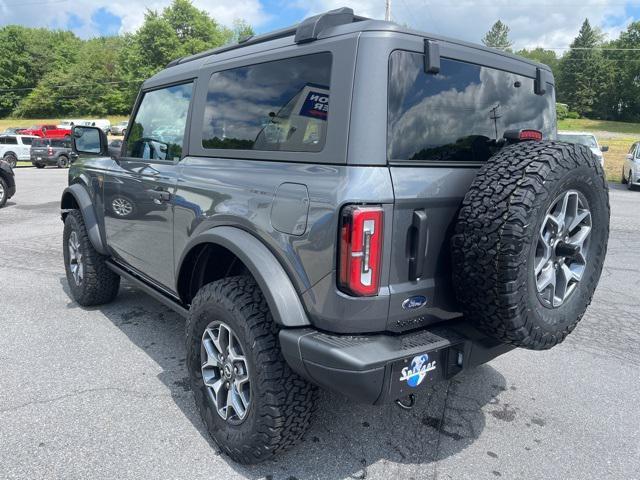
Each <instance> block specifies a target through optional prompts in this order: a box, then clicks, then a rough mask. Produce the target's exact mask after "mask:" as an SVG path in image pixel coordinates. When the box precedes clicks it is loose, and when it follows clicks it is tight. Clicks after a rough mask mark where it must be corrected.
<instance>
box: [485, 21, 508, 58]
mask: <svg viewBox="0 0 640 480" xmlns="http://www.w3.org/2000/svg"><path fill="white" fill-rule="evenodd" d="M510 31H511V29H510V28H509V27H508V26H507V25H505V24H504V23H502V22H501V21H500V20H498V21H497V22H496V23H494V24H493V26H492V27H491V30H489V31H488V32H487V33H486V35H485V36H484V37H483V38H482V43H484V44H485V45H486V46H487V47H493V48H497V49H499V50H504V51H507V52H510V51H511V47H512V46H513V42H512V41H511V40H509V32H510Z"/></svg>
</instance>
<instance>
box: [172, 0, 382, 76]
mask: <svg viewBox="0 0 640 480" xmlns="http://www.w3.org/2000/svg"><path fill="white" fill-rule="evenodd" d="M362 20H369V19H368V18H366V17H360V16H357V15H354V14H353V10H352V9H351V8H347V7H343V8H338V9H336V10H330V11H328V12H325V13H321V14H319V15H314V16H313V17H309V18H306V19H304V20H303V21H302V22H300V23H299V24H297V25H294V26H293V27H288V28H282V29H280V30H275V31H273V32H270V33H265V34H263V35H257V36H247V37H244V38H241V39H240V40H239V41H238V43H233V44H230V45H225V46H223V47H219V48H213V49H211V50H206V51H204V52H201V53H196V54H195V55H190V56H188V57H182V58H176V59H175V60H172V61H171V62H169V64H167V66H166V68H171V67H175V66H176V65H181V64H183V63H187V62H192V61H194V60H199V59H201V58H204V57H208V56H210V55H218V54H220V53H224V52H228V51H230V50H235V49H236V48H242V47H247V46H249V45H256V44H259V43H264V42H268V41H271V40H277V39H279V38H285V37H290V36H293V35H295V38H294V41H295V42H296V43H307V42H312V41H314V40H317V39H318V36H319V35H320V33H321V32H322V31H323V30H325V29H327V28H331V27H337V26H338V25H345V24H349V23H353V22H359V21H362Z"/></svg>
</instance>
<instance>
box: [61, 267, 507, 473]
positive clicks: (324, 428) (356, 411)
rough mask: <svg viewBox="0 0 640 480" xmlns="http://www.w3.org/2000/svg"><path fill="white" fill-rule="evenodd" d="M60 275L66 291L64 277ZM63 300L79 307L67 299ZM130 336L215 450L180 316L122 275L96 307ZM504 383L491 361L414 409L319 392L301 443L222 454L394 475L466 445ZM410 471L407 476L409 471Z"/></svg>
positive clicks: (308, 469) (292, 467) (500, 411)
mask: <svg viewBox="0 0 640 480" xmlns="http://www.w3.org/2000/svg"><path fill="white" fill-rule="evenodd" d="M60 283H61V284H62V286H63V289H64V290H65V292H66V293H67V295H69V290H68V286H67V283H66V279H65V278H64V277H62V278H61V279H60ZM68 307H69V308H81V307H79V306H78V305H77V304H76V303H75V302H72V301H70V303H69V305H68ZM96 309H97V310H100V311H101V312H102V313H103V314H104V315H105V316H106V317H107V318H108V319H109V320H110V321H111V322H112V323H113V324H114V325H115V326H116V327H118V328H119V329H120V330H121V331H122V332H123V333H125V334H126V335H127V337H128V338H129V339H130V340H131V342H132V343H133V344H134V345H136V346H137V347H138V348H141V349H142V350H144V351H145V352H146V353H147V355H149V357H150V358H152V359H153V360H154V361H155V362H156V363H157V364H158V365H159V366H160V367H161V368H162V373H161V374H160V375H158V378H159V380H161V381H162V382H163V383H164V384H165V385H166V386H167V388H168V389H169V392H170V394H171V397H172V398H173V400H174V401H175V403H176V405H177V406H178V407H179V408H180V409H181V411H182V412H183V413H184V415H185V416H186V417H187V418H188V419H189V420H190V421H191V423H192V424H193V426H194V428H195V429H196V430H197V431H198V432H199V433H200V434H201V435H202V436H203V437H204V438H205V439H206V440H207V441H208V442H209V444H210V445H211V446H212V455H221V454H220V451H219V449H218V448H217V447H216V446H215V444H214V443H213V441H212V440H211V438H210V437H209V435H208V433H207V431H206V428H205V426H204V424H203V423H202V421H201V419H200V415H199V412H198V411H197V409H196V407H195V404H194V402H193V398H192V394H191V392H190V389H189V380H188V375H187V371H186V367H185V360H184V359H185V347H184V320H183V319H182V318H181V317H180V316H179V315H177V314H176V313H174V312H173V311H171V310H169V309H167V308H165V307H164V306H163V305H161V304H159V303H158V302H156V301H155V300H153V299H152V298H150V297H148V296H147V295H145V294H144V293H142V292H140V291H138V290H137V289H135V288H134V287H132V286H131V285H130V284H128V283H127V282H123V283H122V286H121V289H120V293H119V295H118V297H117V299H116V300H115V301H114V302H113V303H111V304H109V305H105V306H102V307H99V308H96ZM505 389H506V381H505V379H504V377H503V376H502V375H501V374H500V373H499V372H498V371H496V370H495V369H494V368H492V367H491V366H489V365H483V366H481V367H478V368H476V369H474V370H472V371H470V372H468V373H463V374H461V375H459V376H458V377H456V378H455V379H453V380H451V381H449V382H442V383H439V384H436V385H435V386H434V387H433V389H432V390H431V391H428V392H424V393H423V394H422V395H420V396H419V397H418V402H417V404H416V406H415V408H414V409H413V410H410V411H404V410H401V409H400V408H398V407H397V406H395V405H386V406H381V407H374V406H369V405H360V404H357V403H355V402H353V401H352V400H350V399H348V398H346V397H343V396H341V395H339V394H335V393H331V392H324V391H323V392H321V393H320V396H319V399H318V403H317V412H316V414H315V416H314V419H313V422H312V427H311V429H310V430H309V432H308V433H307V434H306V436H305V438H304V439H303V442H302V444H301V445H299V446H297V447H296V448H294V449H293V450H291V451H290V452H287V453H285V454H282V455H280V456H278V457H276V458H274V459H273V460H271V461H268V462H265V463H263V464H260V465H257V466H250V467H246V466H243V465H238V464H236V463H234V462H233V461H232V460H230V459H228V458H227V457H225V456H221V458H223V459H224V461H226V462H227V463H228V465H229V466H230V467H231V468H233V469H234V470H236V471H237V472H238V473H239V474H241V475H244V476H246V477H248V478H252V479H261V478H266V479H272V480H276V479H280V478H282V479H286V480H298V479H300V480H302V479H307V478H323V479H324V478H327V479H341V478H355V479H364V478H367V476H368V475H369V473H368V469H369V467H370V466H371V465H372V464H374V463H377V462H380V461H382V463H383V465H382V467H380V466H379V465H377V466H376V468H383V469H384V470H385V471H388V473H389V476H393V475H392V472H393V468H394V464H403V465H404V467H403V475H406V466H411V465H413V466H415V472H416V477H418V476H420V477H422V476H424V475H425V473H426V471H429V470H430V469H431V470H433V469H434V468H435V462H437V461H438V460H441V459H444V458H447V457H449V456H451V455H454V454H456V453H458V452H460V451H461V450H464V449H465V448H467V447H468V446H469V445H471V444H472V443H473V442H474V441H475V439H476V438H478V436H479V435H480V434H481V432H482V431H483V429H484V427H485V414H484V412H483V411H482V407H483V406H484V405H486V404H498V403H499V400H498V399H497V398H496V397H497V396H498V395H499V394H500V393H501V392H502V391H504V390H505ZM491 413H492V414H493V415H494V416H496V417H500V416H503V417H504V418H502V419H503V420H505V421H509V418H508V417H509V415H515V412H511V411H510V410H509V409H508V406H506V405H505V406H499V407H497V409H496V410H495V411H493V412H491ZM407 478H409V477H407Z"/></svg>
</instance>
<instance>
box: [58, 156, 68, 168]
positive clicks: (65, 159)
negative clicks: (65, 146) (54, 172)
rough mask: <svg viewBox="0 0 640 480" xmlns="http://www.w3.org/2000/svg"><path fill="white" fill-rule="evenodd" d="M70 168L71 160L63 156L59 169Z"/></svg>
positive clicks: (59, 161)
mask: <svg viewBox="0 0 640 480" xmlns="http://www.w3.org/2000/svg"><path fill="white" fill-rule="evenodd" d="M68 166H69V158H68V157H66V156H64V155H61V156H60V157H59V158H58V168H67V167H68Z"/></svg>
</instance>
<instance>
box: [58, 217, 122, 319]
mask: <svg viewBox="0 0 640 480" xmlns="http://www.w3.org/2000/svg"><path fill="white" fill-rule="evenodd" d="M62 238H63V242H62V252H63V256H64V267H65V270H66V274H67V282H68V283H69V289H70V290H71V296H72V297H73V299H74V300H75V301H76V302H78V303H79V304H80V305H82V306H84V307H89V306H93V305H102V304H104V303H109V302H110V301H111V300H113V299H114V298H115V297H116V295H117V294H118V288H119V287H120V277H119V276H118V275H117V274H115V273H114V272H113V271H112V270H110V269H109V267H107V264H106V260H107V257H105V256H104V255H101V254H100V253H98V252H97V251H96V249H95V248H93V245H92V244H91V240H90V239H89V235H88V234H87V228H86V227H85V224H84V219H83V218H82V214H81V213H80V212H79V211H78V210H72V211H71V212H69V213H68V214H67V217H66V218H65V221H64V232H63V234H62Z"/></svg>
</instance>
